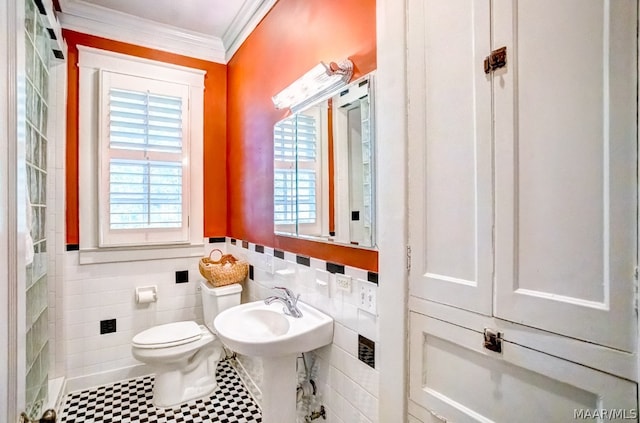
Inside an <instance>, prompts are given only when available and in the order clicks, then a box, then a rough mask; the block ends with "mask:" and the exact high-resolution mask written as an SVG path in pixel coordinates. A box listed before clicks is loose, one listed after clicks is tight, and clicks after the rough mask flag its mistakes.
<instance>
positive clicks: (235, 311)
mask: <svg viewBox="0 0 640 423" xmlns="http://www.w3.org/2000/svg"><path fill="white" fill-rule="evenodd" d="M298 309H299V310H300V311H301V312H302V317H299V318H295V317H291V316H289V315H286V314H284V312H283V309H282V304H280V303H272V304H270V305H267V304H265V303H264V301H255V302H252V303H246V304H241V305H239V306H236V307H232V308H230V309H227V310H225V311H223V312H222V313H220V314H219V315H218V316H217V317H216V318H215V320H214V322H213V324H214V326H215V328H216V331H217V332H218V336H219V337H220V339H221V340H222V342H223V343H224V344H225V345H226V346H227V347H229V348H231V349H232V350H233V351H235V352H237V353H240V354H244V355H249V356H254V357H262V364H263V371H264V375H263V387H262V422H263V423H295V421H296V387H297V381H298V377H297V374H296V358H297V357H298V355H299V354H300V353H303V352H307V351H311V350H315V349H316V348H320V347H322V346H324V345H327V344H330V343H331V341H332V340H333V319H332V318H331V317H330V316H327V315H326V314H324V313H322V312H320V311H318V310H316V309H315V308H313V307H311V306H309V305H307V304H304V303H302V302H298Z"/></svg>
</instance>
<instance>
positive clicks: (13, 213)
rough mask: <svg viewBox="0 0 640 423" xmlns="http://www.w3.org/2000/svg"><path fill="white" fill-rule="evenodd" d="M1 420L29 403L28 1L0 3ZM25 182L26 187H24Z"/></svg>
mask: <svg viewBox="0 0 640 423" xmlns="http://www.w3.org/2000/svg"><path fill="white" fill-rule="evenodd" d="M0 28H4V31H2V32H0V75H5V77H4V78H3V79H2V80H1V81H0V97H1V98H3V99H4V100H3V101H2V102H0V128H4V131H3V132H2V135H1V138H2V145H3V147H2V151H0V172H1V174H0V178H1V179H0V180H2V181H3V183H0V209H2V212H1V213H0V269H2V270H0V272H1V275H2V276H1V277H2V279H3V283H0V286H1V287H2V288H0V313H2V314H1V315H0V316H1V317H0V321H2V323H0V325H1V326H0V345H2V346H3V348H2V349H1V350H0V362H2V364H0V383H1V384H2V385H1V386H2V389H0V410H1V411H0V420H3V421H6V422H16V421H18V415H19V414H20V412H21V411H22V410H23V409H24V407H25V360H26V357H25V353H24V351H25V341H26V339H25V319H24V310H25V297H26V294H25V286H26V285H25V283H26V272H25V254H24V253H25V243H24V239H25V234H26V230H27V225H26V197H25V196H26V189H25V188H26V174H25V134H24V131H20V130H19V128H21V127H24V119H25V104H26V100H25V97H24V90H21V89H20V87H23V86H24V84H25V83H26V79H25V78H26V76H25V67H24V62H25V52H24V1H21V0H8V1H6V2H3V3H2V6H0ZM20 187H22V188H20Z"/></svg>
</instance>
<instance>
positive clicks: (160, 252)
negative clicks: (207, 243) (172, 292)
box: [80, 244, 204, 264]
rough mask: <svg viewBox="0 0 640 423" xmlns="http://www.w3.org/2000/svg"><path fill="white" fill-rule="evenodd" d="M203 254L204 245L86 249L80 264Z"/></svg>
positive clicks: (198, 255)
mask: <svg viewBox="0 0 640 423" xmlns="http://www.w3.org/2000/svg"><path fill="white" fill-rule="evenodd" d="M203 254H204V244H187V245H159V246H153V247H151V246H148V247H114V248H87V249H81V250H80V264H97V263H116V262H127V261H146V260H164V259H172V258H190V257H202V256H203Z"/></svg>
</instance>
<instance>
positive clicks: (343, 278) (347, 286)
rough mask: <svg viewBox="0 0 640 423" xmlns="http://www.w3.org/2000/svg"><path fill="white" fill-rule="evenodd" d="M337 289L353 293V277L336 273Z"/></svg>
mask: <svg viewBox="0 0 640 423" xmlns="http://www.w3.org/2000/svg"><path fill="white" fill-rule="evenodd" d="M336 287H337V288H338V289H339V290H340V291H345V292H351V276H347V275H341V274H338V273H336Z"/></svg>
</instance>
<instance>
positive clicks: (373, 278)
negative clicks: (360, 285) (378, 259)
mask: <svg viewBox="0 0 640 423" xmlns="http://www.w3.org/2000/svg"><path fill="white" fill-rule="evenodd" d="M367 280H368V281H369V282H373V283H375V284H376V285H378V273H377V272H367Z"/></svg>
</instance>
